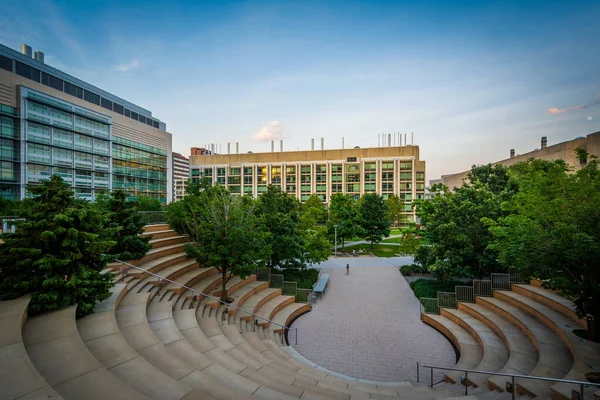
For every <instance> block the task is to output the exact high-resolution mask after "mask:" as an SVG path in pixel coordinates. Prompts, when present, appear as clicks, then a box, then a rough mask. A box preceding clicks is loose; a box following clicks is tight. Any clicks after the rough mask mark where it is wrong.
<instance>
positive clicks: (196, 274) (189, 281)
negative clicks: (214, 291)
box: [164, 267, 219, 294]
mask: <svg viewBox="0 0 600 400" xmlns="http://www.w3.org/2000/svg"><path fill="white" fill-rule="evenodd" d="M218 272H219V271H217V269H216V268H213V267H208V268H197V269H195V270H191V271H188V272H186V273H185V274H182V275H181V276H178V277H177V278H176V279H173V281H174V282H176V283H166V284H165V285H164V288H165V289H166V290H168V291H171V292H174V293H177V294H182V293H183V292H185V291H187V289H186V288H184V287H182V286H181V285H184V286H187V287H193V286H194V285H195V284H196V283H198V282H200V281H202V280H203V279H206V278H209V277H214V276H215V275H217V273H218ZM207 294H209V293H207Z"/></svg>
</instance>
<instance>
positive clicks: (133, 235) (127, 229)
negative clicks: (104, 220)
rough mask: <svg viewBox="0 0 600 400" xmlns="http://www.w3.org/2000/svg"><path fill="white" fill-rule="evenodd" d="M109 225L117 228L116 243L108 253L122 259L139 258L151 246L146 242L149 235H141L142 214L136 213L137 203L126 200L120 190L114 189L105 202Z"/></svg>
mask: <svg viewBox="0 0 600 400" xmlns="http://www.w3.org/2000/svg"><path fill="white" fill-rule="evenodd" d="M105 204H106V208H107V211H108V212H109V216H110V217H109V218H110V221H111V227H112V228H117V229H118V232H117V235H116V239H115V240H116V241H117V244H115V246H114V247H113V248H112V249H110V251H109V254H111V255H113V256H114V257H115V258H117V259H119V260H123V261H129V260H139V259H140V258H142V257H144V256H145V255H146V253H147V252H148V250H150V249H151V248H152V246H151V245H150V244H149V243H148V242H149V241H150V239H151V237H145V238H143V237H141V236H140V234H142V233H144V223H143V222H142V216H141V215H140V214H139V213H137V212H136V211H137V208H138V203H137V202H136V201H127V194H126V193H125V192H123V191H121V190H118V191H114V192H112V193H111V194H110V198H109V199H108V200H107V201H106V202H105Z"/></svg>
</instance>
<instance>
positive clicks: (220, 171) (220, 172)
mask: <svg viewBox="0 0 600 400" xmlns="http://www.w3.org/2000/svg"><path fill="white" fill-rule="evenodd" d="M215 170H216V175H217V176H225V175H226V172H227V168H226V167H217V168H215ZM242 170H243V174H244V175H253V174H254V170H255V168H254V167H243V168H242V167H229V175H230V176H240V175H241V173H242ZM360 170H361V164H346V172H360ZM381 170H382V171H393V170H394V163H393V162H384V163H382V165H381ZM400 170H401V171H408V172H401V174H402V173H404V174H405V176H409V175H410V178H407V179H412V172H410V171H412V163H410V162H400ZM364 171H365V172H369V171H373V173H376V172H377V164H376V163H365V164H364ZM256 172H257V174H258V175H265V176H266V174H267V167H264V166H263V167H256ZM281 172H282V167H271V176H273V175H281ZM285 172H286V175H296V174H297V169H296V167H295V166H287V167H285ZM312 172H313V171H312V165H303V166H301V167H300V174H302V175H304V174H306V175H310V174H312ZM343 172H344V169H343V167H342V165H341V164H340V165H331V173H332V174H342V173H343ZM201 173H203V174H204V175H205V176H212V175H213V168H211V167H204V168H203V169H202V171H201V170H200V169H198V168H194V169H192V175H193V176H199V175H200V174H201ZM315 174H317V176H318V174H324V175H326V174H327V165H316V166H315ZM415 178H416V180H424V179H425V172H421V171H417V172H416V173H415Z"/></svg>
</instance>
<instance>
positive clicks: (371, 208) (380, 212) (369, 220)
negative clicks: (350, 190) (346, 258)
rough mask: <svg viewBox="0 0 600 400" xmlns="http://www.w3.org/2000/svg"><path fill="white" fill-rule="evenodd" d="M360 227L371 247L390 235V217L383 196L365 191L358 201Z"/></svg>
mask: <svg viewBox="0 0 600 400" xmlns="http://www.w3.org/2000/svg"><path fill="white" fill-rule="evenodd" d="M358 210H359V215H360V227H361V229H362V232H363V234H364V238H365V240H367V241H369V242H371V248H373V245H374V244H375V243H379V242H380V241H381V240H382V239H383V238H385V237H388V236H389V235H390V223H391V221H390V219H389V218H388V209H387V205H386V202H385V200H383V197H382V196H380V195H378V194H377V193H366V194H364V195H363V196H362V197H361V198H360V200H359V201H358Z"/></svg>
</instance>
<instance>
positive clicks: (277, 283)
mask: <svg viewBox="0 0 600 400" xmlns="http://www.w3.org/2000/svg"><path fill="white" fill-rule="evenodd" d="M269 287H272V288H276V289H283V275H279V274H271V281H270V282H269Z"/></svg>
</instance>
